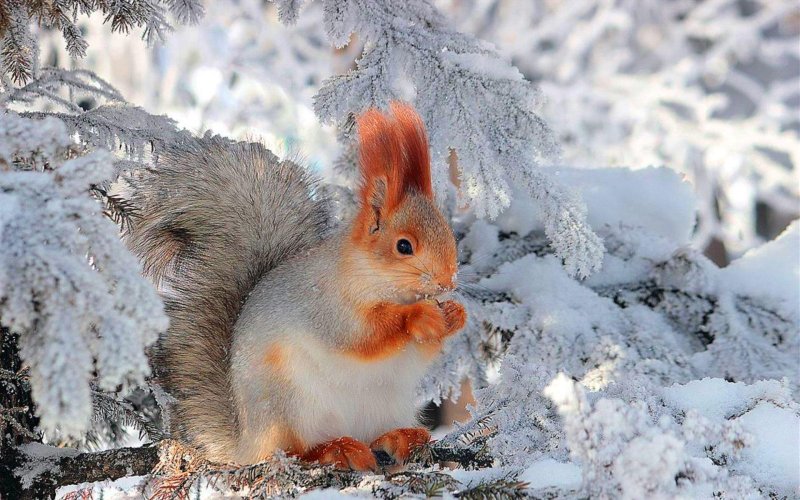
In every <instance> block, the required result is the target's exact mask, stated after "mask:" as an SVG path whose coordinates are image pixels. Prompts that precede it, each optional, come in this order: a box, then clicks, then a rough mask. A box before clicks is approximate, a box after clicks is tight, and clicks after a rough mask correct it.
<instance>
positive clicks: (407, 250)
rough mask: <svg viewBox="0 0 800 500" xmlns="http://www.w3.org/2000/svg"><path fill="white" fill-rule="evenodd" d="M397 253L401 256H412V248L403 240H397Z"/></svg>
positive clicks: (409, 243) (408, 242)
mask: <svg viewBox="0 0 800 500" xmlns="http://www.w3.org/2000/svg"><path fill="white" fill-rule="evenodd" d="M397 251H398V252H400V253H401V254H403V255H414V247H412V246H411V242H410V241H408V240H407V239H405V238H403V239H400V240H397Z"/></svg>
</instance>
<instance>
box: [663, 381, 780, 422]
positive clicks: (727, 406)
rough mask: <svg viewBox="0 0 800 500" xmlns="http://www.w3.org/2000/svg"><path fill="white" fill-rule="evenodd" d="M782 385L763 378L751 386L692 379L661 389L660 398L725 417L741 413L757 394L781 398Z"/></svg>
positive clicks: (714, 417) (674, 404)
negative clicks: (661, 396) (661, 395)
mask: <svg viewBox="0 0 800 500" xmlns="http://www.w3.org/2000/svg"><path fill="white" fill-rule="evenodd" d="M784 393H785V388H784V387H783V386H782V385H781V383H780V382H778V381H777V380H765V381H761V382H757V383H755V384H753V385H747V384H744V383H742V382H736V383H733V382H728V381H726V380H723V379H721V378H704V379H702V380H692V381H691V382H688V383H686V384H683V385H680V384H676V385H673V386H671V387H665V388H664V389H663V390H662V394H663V396H664V400H665V401H666V402H667V403H668V404H669V405H671V406H673V407H675V408H677V409H679V410H681V411H684V412H685V411H689V410H697V411H699V412H700V413H701V414H703V415H705V416H706V417H709V418H713V419H725V418H730V417H732V416H735V415H739V414H741V413H742V412H743V411H744V410H745V409H747V407H748V405H749V402H750V400H752V399H755V398H757V397H762V398H771V399H775V400H785V396H784Z"/></svg>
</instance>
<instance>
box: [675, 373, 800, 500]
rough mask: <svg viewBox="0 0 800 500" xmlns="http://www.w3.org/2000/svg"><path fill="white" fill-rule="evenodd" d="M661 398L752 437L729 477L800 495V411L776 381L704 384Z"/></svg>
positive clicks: (692, 384) (711, 381)
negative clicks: (746, 478) (744, 477)
mask: <svg viewBox="0 0 800 500" xmlns="http://www.w3.org/2000/svg"><path fill="white" fill-rule="evenodd" d="M663 394H664V398H665V401H666V402H667V404H668V405H670V406H673V407H675V408H676V409H678V410H680V411H681V412H684V413H689V412H690V411H692V410H694V411H698V412H699V413H700V414H701V415H703V416H705V417H708V418H710V419H712V420H717V421H724V420H731V421H732V422H734V423H735V424H736V425H738V426H740V427H741V429H742V430H743V431H744V432H746V433H747V434H749V435H750V438H749V440H750V442H749V444H748V446H745V447H744V449H743V450H742V451H741V455H740V456H739V457H738V458H736V459H735V460H733V461H732V464H731V471H733V472H735V473H738V474H745V475H747V476H749V477H751V478H753V479H754V480H755V481H756V482H758V483H760V484H762V485H764V486H765V487H766V488H767V489H769V490H770V491H776V492H778V493H779V494H781V495H786V496H789V497H791V496H795V495H797V494H800V405H798V404H797V403H794V402H793V401H792V400H791V398H790V397H789V396H788V395H787V393H786V388H785V387H784V386H782V385H781V384H780V383H779V382H778V381H760V382H757V383H755V384H752V385H747V384H743V383H731V382H727V381H725V380H722V379H711V378H706V379H703V380H694V381H691V382H689V383H687V384H683V385H674V386H672V387H668V388H665V389H664V390H663Z"/></svg>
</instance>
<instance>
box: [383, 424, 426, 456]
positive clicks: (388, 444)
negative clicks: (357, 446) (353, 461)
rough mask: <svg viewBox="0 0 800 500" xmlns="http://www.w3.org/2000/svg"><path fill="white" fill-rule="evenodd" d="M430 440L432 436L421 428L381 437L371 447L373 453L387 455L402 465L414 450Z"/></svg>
mask: <svg viewBox="0 0 800 500" xmlns="http://www.w3.org/2000/svg"><path fill="white" fill-rule="evenodd" d="M430 440H431V434H430V432H428V431H427V429H423V428H420V427H415V428H406V429H395V430H392V431H389V432H387V433H385V434H383V435H381V436H379V437H378V438H377V439H375V440H374V441H373V442H372V443H371V444H370V445H369V447H370V448H372V451H383V452H385V453H387V454H388V455H389V456H391V457H392V458H393V459H394V461H395V463H397V464H398V465H400V464H404V463H406V461H407V460H408V457H410V456H411V453H412V452H413V451H414V450H416V449H417V448H419V447H421V446H423V445H424V444H426V443H427V442H428V441H430Z"/></svg>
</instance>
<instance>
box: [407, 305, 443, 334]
mask: <svg viewBox="0 0 800 500" xmlns="http://www.w3.org/2000/svg"><path fill="white" fill-rule="evenodd" d="M413 307H414V311H413V314H412V315H410V317H409V322H408V332H409V333H410V334H411V336H412V337H413V338H414V340H416V341H417V342H438V341H439V340H441V339H442V338H444V337H445V336H447V320H446V319H445V315H444V311H443V310H442V309H441V308H440V307H439V304H437V303H436V302H434V301H432V300H430V301H429V300H426V301H421V302H417V303H416V304H414V305H413Z"/></svg>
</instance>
